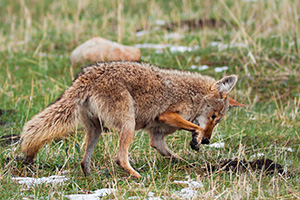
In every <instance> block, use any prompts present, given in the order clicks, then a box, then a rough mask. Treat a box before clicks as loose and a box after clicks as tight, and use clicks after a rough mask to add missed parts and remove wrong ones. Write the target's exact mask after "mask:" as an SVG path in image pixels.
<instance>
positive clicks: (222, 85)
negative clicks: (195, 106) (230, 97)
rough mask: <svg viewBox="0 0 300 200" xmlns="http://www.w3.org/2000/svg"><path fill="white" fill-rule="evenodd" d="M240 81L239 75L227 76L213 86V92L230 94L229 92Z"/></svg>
mask: <svg viewBox="0 0 300 200" xmlns="http://www.w3.org/2000/svg"><path fill="white" fill-rule="evenodd" d="M237 81H238V76H237V75H230V76H225V77H224V78H222V79H221V80H219V81H217V82H215V83H214V84H213V85H212V86H211V89H212V90H217V91H218V92H220V93H221V94H222V93H223V94H229V92H230V91H231V90H232V89H233V88H234V86H235V84H236V83H237Z"/></svg>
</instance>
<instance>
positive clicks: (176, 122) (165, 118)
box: [158, 112, 205, 151]
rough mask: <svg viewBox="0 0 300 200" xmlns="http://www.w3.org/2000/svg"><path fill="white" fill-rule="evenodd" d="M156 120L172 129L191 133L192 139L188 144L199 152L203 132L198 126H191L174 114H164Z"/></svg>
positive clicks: (191, 124)
mask: <svg viewBox="0 0 300 200" xmlns="http://www.w3.org/2000/svg"><path fill="white" fill-rule="evenodd" d="M158 120H159V121H161V122H164V123H165V124H168V125H170V126H173V127H177V128H180V129H184V130H187V131H191V132H193V139H192V141H191V142H190V145H191V148H192V149H194V150H196V151H199V144H201V143H204V142H203V141H204V140H205V139H204V138H203V136H204V130H203V128H201V127H200V126H197V125H196V124H193V123H191V122H189V121H187V120H185V119H184V118H182V117H181V116H180V115H179V114H177V113H174V112H165V113H162V114H161V115H159V116H158Z"/></svg>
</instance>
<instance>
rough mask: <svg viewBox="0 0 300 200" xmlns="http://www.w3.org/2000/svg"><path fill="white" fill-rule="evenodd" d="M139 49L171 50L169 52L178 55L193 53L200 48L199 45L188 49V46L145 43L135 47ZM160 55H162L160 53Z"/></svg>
mask: <svg viewBox="0 0 300 200" xmlns="http://www.w3.org/2000/svg"><path fill="white" fill-rule="evenodd" d="M134 46H135V47H137V48H140V49H156V50H162V49H166V48H169V50H170V51H171V52H172V53H176V52H181V53H183V52H186V51H188V52H191V51H194V50H196V49H198V48H199V46H198V45H195V46H192V47H187V46H176V45H171V44H149V43H144V44H136V45H134ZM158 53H161V52H160V51H159V52H158Z"/></svg>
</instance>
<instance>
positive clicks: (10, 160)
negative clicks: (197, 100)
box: [0, 0, 300, 199]
mask: <svg viewBox="0 0 300 200" xmlns="http://www.w3.org/2000/svg"><path fill="white" fill-rule="evenodd" d="M120 5H122V6H121V7H120ZM299 13H300V2H299V1H296V0H290V1H286V0H283V1H276V0H269V1H243V0H239V1H233V0H221V1H198V0H193V1H192V0H175V1H156V0H154V1H144V0H135V1H133V0H130V1H104V0H100V1H92V0H85V1H82V0H78V1H74V0H66V1H61V2H58V1H54V0H48V1H35V0H28V1H24V0H20V1H9V0H3V1H1V3H0V18H1V19H2V20H0V66H1V67H0V86H1V87H0V109H1V110H2V111H3V112H1V115H0V122H1V123H0V124H1V125H0V137H2V136H9V135H18V134H20V133H21V130H22V127H23V125H24V123H25V122H26V121H28V120H29V119H30V118H31V117H32V116H33V115H35V114H36V113H38V112H39V111H41V110H42V109H44V108H45V107H46V106H47V105H48V104H50V103H51V102H53V101H55V100H56V99H57V98H58V97H59V96H60V94H61V93H62V92H63V91H64V90H65V89H66V88H67V87H68V86H69V85H70V84H71V82H72V79H73V78H74V77H75V75H76V73H78V72H79V71H80V67H79V66H78V67H73V66H71V64H70V61H69V55H70V54H71V51H72V50H73V49H74V48H75V47H76V46H77V45H79V44H81V43H83V42H84V41H86V40H87V39H89V38H91V37H94V36H102V37H105V38H107V39H110V40H113V41H118V40H119V41H121V43H123V44H126V45H135V44H142V43H153V44H172V45H174V46H191V47H193V46H198V47H199V48H197V49H196V50H194V51H191V52H172V51H171V50H170V49H168V48H166V49H163V50H162V52H157V51H156V50H155V49H142V50H141V51H142V60H143V61H145V62H150V63H153V64H156V65H158V66H161V67H163V68H169V69H178V70H190V71H197V69H192V68H191V66H192V65H196V66H200V65H208V66H209V68H208V69H207V70H205V71H201V73H203V74H207V75H210V76H213V77H215V78H216V79H219V78H222V77H223V76H224V75H225V74H226V75H228V74H233V73H234V74H238V75H239V82H238V84H237V86H236V89H235V90H234V91H233V92H232V94H231V95H232V97H233V98H235V99H237V100H238V101H240V102H242V103H243V104H246V105H247V107H246V108H244V109H242V108H239V109H236V108H233V109H231V111H230V112H229V113H228V115H227V116H226V117H225V119H223V121H222V122H221V123H220V124H219V125H218V126H217V127H216V128H215V130H214V135H213V139H212V141H211V142H224V143H225V147H224V148H220V149H215V148H210V147H207V146H201V149H200V153H197V152H194V151H193V150H192V149H190V147H189V141H190V137H191V136H190V133H188V132H185V131H178V132H176V133H174V134H173V135H171V136H169V137H168V138H167V143H168V144H169V146H170V148H171V149H173V150H174V151H175V152H176V153H177V154H178V156H180V157H181V158H182V159H183V160H182V161H177V162H176V161H169V160H166V159H164V158H162V157H161V156H160V155H159V154H158V153H157V152H156V151H155V150H154V149H152V148H150V146H149V137H148V135H147V133H145V132H143V131H138V132H137V133H136V134H135V138H134V141H133V143H132V144H131V148H130V162H131V164H132V166H133V167H134V168H135V169H137V170H138V171H139V172H140V173H141V174H142V175H143V178H141V180H135V179H131V178H129V177H128V174H126V173H125V172H124V171H123V170H121V169H120V167H119V166H117V165H116V163H115V154H116V151H117V147H118V136H117V133H114V132H113V133H103V134H102V136H101V138H100V140H99V142H98V145H97V147H96V148H95V152H94V154H93V156H94V157H93V159H92V176H90V177H84V176H83V174H82V173H81V171H80V164H79V163H80V160H81V158H82V155H83V151H84V142H83V141H84V140H83V138H84V132H83V131H82V130H80V129H79V130H77V131H76V132H75V133H72V134H70V137H68V138H67V139H65V140H60V141H54V142H52V143H51V144H48V145H46V146H45V147H43V148H42V149H41V150H40V152H39V154H38V156H37V158H36V161H35V163H34V165H33V166H31V167H29V166H26V165H25V166H24V165H22V163H20V161H19V160H18V157H19V156H20V150H19V146H18V144H6V145H4V144H3V143H1V145H0V150H1V154H0V182H1V184H0V185H1V187H0V197H1V199H22V198H32V199H46V198H49V199H64V198H65V195H67V194H77V193H89V192H92V191H95V190H97V189H100V188H113V189H115V191H114V192H113V193H112V194H110V195H108V196H106V197H104V198H107V199H113V198H114V199H128V198H130V197H133V196H137V198H140V199H145V198H147V197H148V194H149V192H154V196H155V197H161V198H162V197H164V198H166V199H181V198H183V197H182V196H180V193H179V192H180V191H181V190H182V189H184V188H185V187H186V186H184V185H178V184H175V183H174V181H175V180H194V181H198V182H201V183H202V184H203V187H200V188H197V189H195V190H196V191H197V194H198V196H197V197H194V199H196V198H197V199H198V198H200V199H201V198H202V199H215V198H220V199H274V198H275V199H299V198H300V188H299V184H298V181H299V172H300V168H299V166H300V165H299V164H300V161H299V152H300V148H299V142H300V132H299V127H300V117H299V116H300V115H299V108H300V95H299V94H300V82H299V77H300V68H299V66H300V57H299V55H300V49H299V46H300V40H299V38H300V31H299V22H300V20H299ZM118 16H119V18H118ZM190 19H214V20H216V21H218V22H222V23H221V24H222V25H219V26H218V25H217V26H214V27H209V26H204V27H201V28H196V29H185V28H182V27H183V26H181V23H182V22H183V21H184V20H190ZM159 20H160V21H164V22H165V23H166V24H169V23H174V24H175V27H174V28H173V29H167V28H165V27H166V26H164V25H162V26H159V25H157V22H158V21H159ZM157 26H158V28H157ZM137 30H147V31H149V34H146V35H143V36H140V37H137V36H136V31H137ZM170 33H177V34H179V35H182V36H183V37H181V38H168V37H167V35H168V34H170ZM212 44H217V45H212ZM87 64H88V63H87ZM222 66H228V70H226V71H223V72H219V73H218V72H216V71H215V68H216V67H222ZM11 111H12V112H11ZM257 154H264V157H265V158H268V159H271V160H274V161H275V162H276V163H279V164H281V165H282V166H283V167H284V169H285V170H288V171H289V172H290V173H291V174H292V176H290V177H288V176H280V175H270V176H268V175H264V174H263V173H259V172H255V171H253V170H246V171H244V172H241V173H234V171H215V172H212V173H207V172H206V171H205V170H203V167H204V166H206V164H207V163H210V164H211V165H215V164H219V163H220V162H221V161H222V160H226V159H231V158H239V159H246V160H253V159H254V158H253V157H252V156H253V155H257ZM190 166H193V167H190ZM50 175H64V176H66V177H67V178H68V181H65V182H63V183H62V184H60V185H55V184H41V185H35V186H32V187H29V188H28V187H26V186H24V185H20V184H18V183H17V182H16V181H14V180H12V177H15V176H32V177H44V176H50Z"/></svg>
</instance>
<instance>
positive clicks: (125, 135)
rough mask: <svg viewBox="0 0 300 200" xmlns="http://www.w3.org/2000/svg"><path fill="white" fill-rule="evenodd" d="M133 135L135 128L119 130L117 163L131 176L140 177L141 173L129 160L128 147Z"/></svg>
mask: <svg viewBox="0 0 300 200" xmlns="http://www.w3.org/2000/svg"><path fill="white" fill-rule="evenodd" d="M133 135H134V128H133V129H132V130H130V129H123V130H121V131H120V132H119V150H118V155H117V163H118V165H120V167H122V168H123V169H124V170H125V171H126V172H128V173H129V174H130V175H131V176H133V177H135V178H140V177H141V175H140V174H139V173H138V172H136V171H135V170H134V169H133V168H132V167H131V166H130V163H129V160H128V149H129V145H130V143H131V142H132V139H133Z"/></svg>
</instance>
